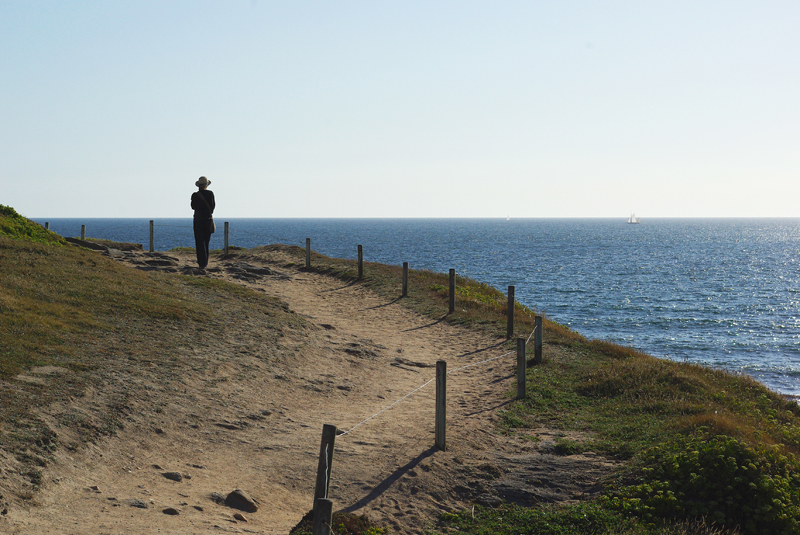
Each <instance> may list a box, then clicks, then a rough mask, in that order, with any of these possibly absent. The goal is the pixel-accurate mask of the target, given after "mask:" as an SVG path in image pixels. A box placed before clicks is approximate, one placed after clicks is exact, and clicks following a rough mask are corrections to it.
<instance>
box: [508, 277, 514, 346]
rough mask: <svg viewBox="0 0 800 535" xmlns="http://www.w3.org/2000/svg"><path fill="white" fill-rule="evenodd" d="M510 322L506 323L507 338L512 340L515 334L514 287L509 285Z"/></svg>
mask: <svg viewBox="0 0 800 535" xmlns="http://www.w3.org/2000/svg"><path fill="white" fill-rule="evenodd" d="M507 316H508V318H507V320H508V323H507V325H506V339H507V340H511V337H512V336H514V287H513V286H509V287H508V314H507Z"/></svg>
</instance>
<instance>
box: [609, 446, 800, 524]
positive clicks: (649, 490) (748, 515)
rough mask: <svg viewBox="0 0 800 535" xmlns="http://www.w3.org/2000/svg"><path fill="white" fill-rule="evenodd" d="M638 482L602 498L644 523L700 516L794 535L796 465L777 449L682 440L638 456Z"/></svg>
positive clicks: (799, 508)
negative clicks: (642, 463) (641, 462)
mask: <svg viewBox="0 0 800 535" xmlns="http://www.w3.org/2000/svg"><path fill="white" fill-rule="evenodd" d="M644 460H645V463H646V465H647V468H645V469H644V482H643V483H641V484H639V485H633V486H629V487H625V488H623V489H622V490H621V491H619V492H618V493H616V495H614V496H607V497H604V498H603V499H602V500H603V501H604V502H605V504H606V505H608V506H611V507H612V508H614V509H617V510H620V511H623V512H627V513H631V514H634V515H637V516H639V517H641V518H642V519H643V520H645V521H647V522H657V521H660V520H663V519H672V518H705V519H706V520H708V521H710V522H712V523H714V524H717V525H720V526H725V527H729V528H732V527H735V526H739V527H740V529H741V530H742V532H743V533H753V534H756V533H775V534H796V533H800V462H798V459H797V458H796V457H794V456H793V455H791V454H789V455H783V454H781V453H780V451H779V449H778V447H777V446H767V445H759V446H756V447H751V446H748V445H747V444H745V443H744V442H741V441H739V440H737V439H735V438H731V437H727V436H721V435H720V436H715V437H710V438H709V437H708V436H697V437H693V438H684V439H682V440H679V441H678V442H677V445H676V446H673V447H671V448H667V447H656V448H652V449H650V450H649V451H647V452H646V453H645V455H644Z"/></svg>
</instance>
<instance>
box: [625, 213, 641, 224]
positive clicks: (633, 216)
mask: <svg viewBox="0 0 800 535" xmlns="http://www.w3.org/2000/svg"><path fill="white" fill-rule="evenodd" d="M641 221H642V220H641V218H639V219H636V214H631V216H630V217H629V218H628V223H630V224H631V225H638V224H639V223H640V222H641Z"/></svg>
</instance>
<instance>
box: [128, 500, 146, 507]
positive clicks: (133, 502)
mask: <svg viewBox="0 0 800 535" xmlns="http://www.w3.org/2000/svg"><path fill="white" fill-rule="evenodd" d="M130 504H131V507H137V508H139V509H147V504H146V503H145V502H143V501H142V500H139V499H134V500H131V501H130Z"/></svg>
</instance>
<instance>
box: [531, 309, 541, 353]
mask: <svg viewBox="0 0 800 535" xmlns="http://www.w3.org/2000/svg"><path fill="white" fill-rule="evenodd" d="M534 325H535V326H536V334H535V335H534V337H533V362H535V363H536V364H541V363H542V317H541V316H536V317H535V318H534Z"/></svg>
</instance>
